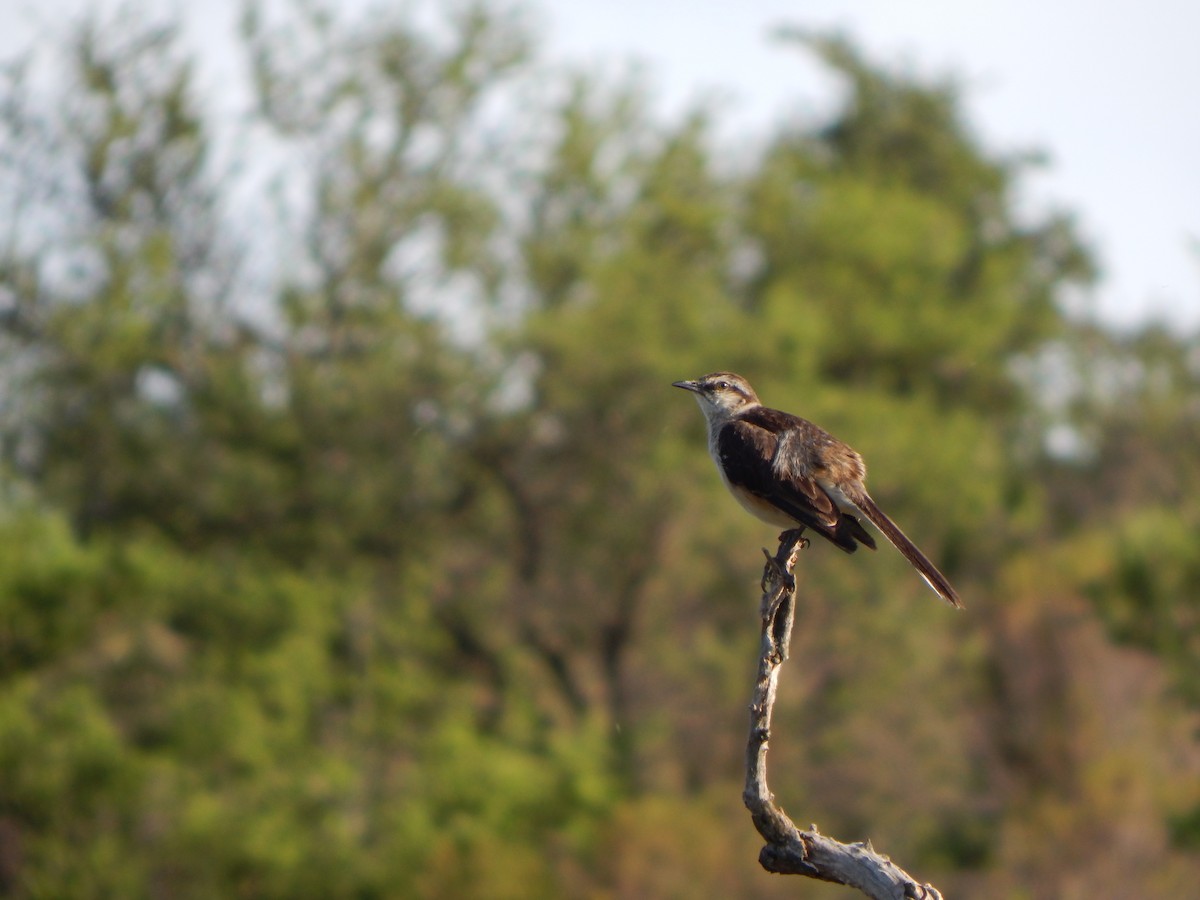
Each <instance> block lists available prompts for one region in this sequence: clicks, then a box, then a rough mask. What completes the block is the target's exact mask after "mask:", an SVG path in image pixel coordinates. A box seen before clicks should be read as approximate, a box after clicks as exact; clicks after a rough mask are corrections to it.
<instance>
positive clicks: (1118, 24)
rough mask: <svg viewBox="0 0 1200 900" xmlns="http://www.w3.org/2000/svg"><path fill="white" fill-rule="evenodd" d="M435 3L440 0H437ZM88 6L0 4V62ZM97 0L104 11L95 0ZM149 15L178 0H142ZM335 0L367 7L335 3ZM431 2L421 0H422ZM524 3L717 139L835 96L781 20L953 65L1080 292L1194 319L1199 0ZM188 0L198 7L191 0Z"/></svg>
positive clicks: (902, 61)
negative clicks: (775, 33)
mask: <svg viewBox="0 0 1200 900" xmlns="http://www.w3.org/2000/svg"><path fill="white" fill-rule="evenodd" d="M433 2H436V0H433ZM86 3H87V0H39V2H37V3H33V2H27V0H0V56H9V55H11V53H12V52H13V50H14V49H16V48H17V47H19V46H22V45H23V44H24V43H26V42H28V41H29V40H31V39H32V36H33V35H35V34H37V33H38V32H39V31H44V30H46V29H53V28H55V27H56V26H57V25H58V24H60V23H61V21H62V20H63V19H64V18H65V17H66V16H67V15H68V14H69V13H70V12H71V11H73V10H77V9H80V8H82V7H84V6H85V5H86ZM106 5H109V6H111V5H113V4H112V3H106ZM145 5H146V6H148V7H150V8H155V9H163V8H180V4H178V3H177V2H174V0H146V3H145ZM341 5H343V6H350V5H356V6H358V5H361V6H367V5H371V4H370V3H368V2H367V0H343V3H342V4H341ZM415 5H417V6H428V5H429V3H428V2H426V0H415ZM504 5H505V6H522V7H526V8H528V9H529V10H531V11H532V13H533V19H534V21H535V22H536V23H537V24H539V25H540V26H541V29H542V32H543V35H544V38H545V43H544V50H545V51H546V53H547V54H548V55H549V56H550V57H551V58H553V59H555V60H557V61H562V62H569V63H572V64H580V63H583V64H594V65H598V66H602V67H603V68H604V69H605V70H606V71H607V70H612V71H618V70H619V69H620V68H621V66H622V64H623V63H625V62H628V61H630V60H637V61H640V62H641V63H642V64H643V68H644V70H645V73H646V74H647V76H648V77H649V80H650V83H651V84H652V85H653V86H654V87H655V90H656V92H657V96H658V98H659V102H660V103H661V105H662V108H663V109H664V111H668V112H671V111H676V110H679V109H682V108H683V107H685V106H686V105H687V104H688V103H690V102H692V101H694V100H696V99H698V98H701V97H705V96H712V95H715V96H717V97H718V98H720V100H719V104H720V105H719V106H718V109H719V110H721V112H722V121H724V122H725V123H726V124H725V129H724V131H723V133H724V134H738V133H741V132H745V133H746V134H747V135H749V136H751V137H752V136H753V135H754V134H756V133H761V132H762V131H763V130H764V128H765V125H766V123H767V122H769V121H770V120H772V119H774V118H777V117H778V116H780V115H783V114H801V115H803V114H810V115H811V114H815V113H816V112H819V111H820V110H821V109H822V108H827V107H828V105H829V102H830V101H829V98H830V92H831V90H832V88H833V85H832V82H830V81H829V80H828V78H826V77H824V76H823V75H822V73H821V72H820V71H819V70H818V69H817V68H816V67H815V66H814V65H813V64H812V63H811V62H809V61H806V60H805V59H804V58H803V57H801V56H800V55H799V54H798V53H797V51H796V50H794V49H791V48H787V47H784V46H781V45H779V44H777V43H775V42H772V41H771V40H770V39H769V33H770V31H771V29H772V28H773V27H774V26H777V25H782V24H792V25H798V26H800V27H805V28H823V27H838V28H841V29H843V30H844V31H846V32H847V33H848V34H850V35H851V36H852V37H854V38H856V39H857V40H858V41H859V42H860V43H861V44H862V45H863V46H864V47H865V48H866V49H867V50H868V52H869V54H870V56H871V57H872V58H874V59H881V60H883V61H885V62H887V63H889V64H894V65H897V66H904V67H907V68H909V69H912V70H915V71H917V72H920V73H926V74H941V73H947V72H952V73H954V74H956V75H957V76H958V77H959V79H960V81H961V82H962V83H963V84H964V85H965V86H966V88H967V94H966V97H967V108H968V111H969V116H970V119H971V121H972V123H973V125H974V126H975V127H976V129H977V130H978V132H979V133H980V134H981V135H982V136H983V138H984V141H985V143H986V144H987V145H988V146H989V147H991V148H993V149H995V150H997V151H1000V152H1005V151H1013V150H1017V149H1021V148H1027V147H1037V148H1040V149H1042V150H1045V151H1047V152H1048V154H1049V155H1050V158H1051V161H1052V165H1051V167H1050V168H1049V169H1048V170H1046V171H1045V172H1044V173H1041V174H1038V175H1036V176H1034V177H1032V178H1030V179H1029V180H1028V182H1027V185H1026V191H1025V195H1024V198H1023V200H1024V202H1025V203H1026V204H1027V205H1028V206H1029V207H1030V208H1031V209H1040V208H1045V207H1047V206H1056V207H1060V208H1065V209H1068V210H1071V211H1074V212H1075V213H1076V214H1077V215H1078V217H1079V222H1080V225H1081V228H1082V231H1083V233H1084V235H1085V237H1087V238H1088V239H1089V240H1090V241H1091V242H1092V244H1093V245H1094V246H1095V248H1096V250H1097V251H1098V253H1099V256H1100V260H1101V263H1102V265H1103V268H1104V280H1103V281H1102V283H1101V284H1100V285H1099V286H1098V288H1097V289H1096V292H1095V296H1094V297H1093V298H1091V300H1092V303H1093V304H1094V308H1095V309H1096V310H1097V311H1098V312H1099V313H1100V314H1101V315H1102V316H1103V318H1104V319H1106V320H1107V321H1110V322H1114V323H1119V324H1131V323H1135V322H1137V321H1140V320H1143V319H1144V318H1146V317H1148V316H1156V317H1162V318H1166V319H1168V320H1169V321H1171V322H1173V323H1175V324H1177V325H1180V326H1183V327H1187V328H1189V329H1194V328H1198V327H1200V249H1197V247H1198V246H1200V99H1198V97H1197V94H1198V93H1200V3H1198V2H1196V0H1107V2H1106V0H1099V2H1086V0H976V2H974V3H970V4H966V3H961V2H949V0H806V2H795V0H791V2H789V0H529V2H525V3H520V2H517V0H505V2H504ZM234 6H235V4H233V3H231V2H230V0H210V2H208V3H204V4H194V5H188V4H183V5H182V8H185V9H187V10H188V19H189V20H190V21H191V22H193V24H194V26H195V31H196V33H197V35H198V40H199V41H200V42H202V43H204V44H205V45H216V44H225V45H226V46H225V47H223V48H221V49H217V48H216V47H213V48H212V49H213V52H214V53H218V54H220V53H228V50H227V45H228V41H229V39H230V38H229V23H230V22H231V21H232V17H231V15H230V10H231V9H232V8H234ZM198 7H199V10H198V9H197V8H198Z"/></svg>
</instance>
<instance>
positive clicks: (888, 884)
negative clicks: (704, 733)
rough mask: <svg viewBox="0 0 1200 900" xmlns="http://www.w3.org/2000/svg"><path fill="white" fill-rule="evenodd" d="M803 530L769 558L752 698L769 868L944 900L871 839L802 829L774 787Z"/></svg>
mask: <svg viewBox="0 0 1200 900" xmlns="http://www.w3.org/2000/svg"><path fill="white" fill-rule="evenodd" d="M802 531H803V529H799V530H795V531H786V532H784V533H783V534H782V535H780V537H779V550H778V551H777V552H776V554H775V556H771V555H770V554H769V553H767V551H766V550H763V555H764V556H766V557H767V563H766V566H765V567H764V569H763V577H762V592H763V594H762V642H761V645H760V652H759V659H758V677H757V680H756V681H755V684H754V697H753V699H752V701H751V703H750V739H749V741H748V743H747V745H746V787H745V790H744V791H743V792H742V800H743V802H744V803H745V804H746V808H747V809H748V810H750V817H751V818H752V819H753V820H754V827H755V828H757V829H758V833H759V834H761V835H762V836H763V839H764V840H766V842H767V844H766V846H765V847H763V849H762V851H761V852H760V853H759V855H758V861H759V864H760V865H762V867H763V868H764V869H766V870H767V871H768V872H775V873H777V874H781V875H807V876H808V877H809V878H817V879H820V880H821V881H831V882H833V883H835V884H844V885H847V886H849V887H853V888H858V890H859V891H861V892H862V893H864V894H866V895H867V896H868V897H871V898H873V900H906V898H907V900H942V895H941V893H940V892H939V891H938V890H937V889H936V888H935V887H933V886H932V885H929V884H920V883H918V882H917V881H916V880H915V879H914V878H912V877H911V876H910V875H908V873H906V872H904V871H903V870H902V869H900V867H899V866H897V865H896V864H895V863H893V862H892V861H891V860H889V859H888V858H887V857H886V856H881V855H880V854H878V853H876V852H875V850H874V849H873V848H872V847H871V845H870V844H869V843H858V844H842V843H839V842H838V841H835V840H833V839H832V838H827V837H825V836H824V835H822V834H820V833H819V832H818V831H817V827H816V826H815V825H812V826H809V830H808V831H801V830H800V829H798V828H797V827H796V826H795V824H794V823H793V822H792V820H791V819H790V818H788V816H787V815H786V814H785V813H784V811H783V810H782V809H781V808H780V807H779V806H778V805H776V803H775V798H774V796H772V794H771V791H770V789H769V788H768V787H767V743H768V741H769V739H770V736H771V712H772V710H773V708H774V706H775V694H776V690H777V688H778V685H779V670H780V667H781V666H782V665H783V661H784V660H785V659H787V656H788V646H789V644H790V643H791V639H792V625H793V623H794V622H795V617H796V581H795V579H794V578H793V576H792V572H793V570H794V569H795V567H796V561H797V559H798V558H799V556H800V551H801V550H803V549H804V548H805V547H807V546H808V541H807V540H806V539H805V538H804V537H803V535H802Z"/></svg>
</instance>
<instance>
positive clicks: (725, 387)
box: [716, 381, 729, 391]
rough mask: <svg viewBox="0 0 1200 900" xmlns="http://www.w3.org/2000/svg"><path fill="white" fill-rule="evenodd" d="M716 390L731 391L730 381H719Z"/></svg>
mask: <svg viewBox="0 0 1200 900" xmlns="http://www.w3.org/2000/svg"><path fill="white" fill-rule="evenodd" d="M716 388H717V390H718V391H727V390H729V382H728V381H718V382H717V384H716Z"/></svg>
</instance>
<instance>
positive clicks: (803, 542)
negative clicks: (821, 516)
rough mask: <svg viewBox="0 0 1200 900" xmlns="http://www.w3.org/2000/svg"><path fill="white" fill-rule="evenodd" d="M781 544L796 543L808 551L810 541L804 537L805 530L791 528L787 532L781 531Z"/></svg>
mask: <svg viewBox="0 0 1200 900" xmlns="http://www.w3.org/2000/svg"><path fill="white" fill-rule="evenodd" d="M779 543H780V544H791V543H795V544H796V545H797V546H799V548H800V549H801V550H807V549H808V544H809V540H808V538H806V537H805V536H804V529H803V528H789V529H788V530H787V531H781V532H780V533H779Z"/></svg>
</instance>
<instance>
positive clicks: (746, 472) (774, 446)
mask: <svg viewBox="0 0 1200 900" xmlns="http://www.w3.org/2000/svg"><path fill="white" fill-rule="evenodd" d="M673 386H674V387H677V388H683V389H684V390H685V391H691V392H692V393H693V394H694V395H695V397H696V402H697V403H699V404H700V411H701V412H703V413H704V418H705V419H706V420H707V422H708V452H709V453H710V454H711V455H712V458H713V461H714V462H715V463H716V464H717V471H718V472H720V473H721V480H722V481H723V482H725V486H726V487H727V488H729V492H730V493H731V494H733V496H734V498H735V499H736V500H737V501H738V502H739V503H740V504H741V505H742V506H743V507H744V508H745V509H746V511H747V512H749V513H751V514H752V515H754V516H755V517H757V518H759V519H761V520H762V521H764V522H767V523H768V524H771V525H778V526H782V527H784V528H802V529H804V528H807V529H810V530H811V531H814V532H816V533H817V534H819V535H821V537H823V538H825V539H826V540H827V541H829V542H830V543H831V544H834V545H835V546H837V547H840V548H841V549H842V550H845V551H846V552H847V553H853V552H854V551H855V550H857V549H858V545H859V544H865V545H866V546H868V547H870V548H871V549H872V550H874V549H875V539H874V538H872V537H871V535H870V533H869V532H868V531H867V530H866V529H865V528H864V527H863V526H862V523H861V522H859V520H858V518H857V515H856V514H857V513H862V514H863V515H865V516H866V517H867V518H868V519H870V520H871V522H872V523H874V525H875V527H876V528H878V529H879V530H880V531H882V532H883V535H884V537H886V538H887V539H888V540H889V541H891V542H892V544H893V545H894V546H895V548H896V549H897V550H899V551H900V552H901V553H902V554H904V558H905V559H907V560H908V561H909V562H910V563H912V566H913V568H914V569H916V570H917V571H918V572H919V573H921V577H922V578H924V579H925V581H926V582H928V584H929V586H930V587H931V588H933V589H934V590H935V591H936V592H937V593H938V595H939V596H940V597H942V599H944V600H945V601H946V602H947V603H949V604H950V605H951V606H955V607H958V608H961V607H962V601H961V600H959V598H958V594H957V593H956V592H955V590H954V588H953V587H951V586H950V582H949V581H947V580H946V577H945V576H944V575H943V574H942V573H941V572H939V571H938V570H937V567H936V566H935V565H934V564H933V563H931V562H930V561H929V559H928V557H926V556H925V554H924V553H922V552H921V551H920V550H918V549H917V546H916V545H915V544H914V543H913V542H912V541H910V540H909V539H908V538H907V537H905V535H904V532H902V531H901V530H900V529H899V528H898V527H897V526H896V523H895V522H893V521H892V520H891V519H889V518H888V517H887V515H886V514H885V513H884V512H883V510H881V509H880V508H879V507H878V506H876V505H875V501H874V500H872V499H871V495H870V494H868V493H867V489H866V487H865V486H864V485H863V480H864V479H865V478H866V476H867V467H866V466H865V465H864V464H863V461H862V457H861V456H859V455H858V453H857V452H856V451H855V450H853V449H852V448H851V447H849V446H848V445H847V444H844V443H842V442H841V441H839V440H838V439H837V438H835V437H834V436H833V435H831V434H830V433H829V432H827V431H825V430H824V429H822V428H819V427H817V426H816V425H814V424H813V423H812V422H809V421H808V420H807V419H801V418H800V417H799V416H793V415H791V414H790V413H785V412H781V411H780V410H778V409H770V408H769V407H766V406H763V405H762V403H760V402H759V399H758V395H757V394H755V393H754V389H753V388H752V387H750V383H749V382H748V381H746V379H745V378H743V377H742V376H740V375H735V374H733V373H732V372H713V373H712V374H711V375H705V376H704V377H703V378H697V379H696V380H695V381H676V382H674V383H673Z"/></svg>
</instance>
